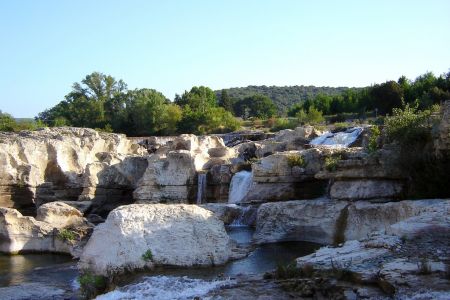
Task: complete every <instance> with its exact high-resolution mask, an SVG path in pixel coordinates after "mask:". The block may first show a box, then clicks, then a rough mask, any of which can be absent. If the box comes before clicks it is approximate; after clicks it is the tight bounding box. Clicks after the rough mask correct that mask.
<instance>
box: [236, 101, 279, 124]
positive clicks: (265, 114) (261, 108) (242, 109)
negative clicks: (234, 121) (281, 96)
mask: <svg viewBox="0 0 450 300" xmlns="http://www.w3.org/2000/svg"><path fill="white" fill-rule="evenodd" d="M234 111H235V113H236V115H237V116H239V117H242V118H244V119H248V118H250V117H256V118H260V119H266V118H270V117H272V116H274V115H275V114H276V111H277V110H276V106H275V104H274V103H273V102H272V100H271V99H270V98H269V97H267V96H263V95H252V96H249V97H247V98H244V99H242V100H239V101H237V102H236V103H235V105H234Z"/></svg>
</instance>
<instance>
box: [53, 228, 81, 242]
mask: <svg viewBox="0 0 450 300" xmlns="http://www.w3.org/2000/svg"><path fill="white" fill-rule="evenodd" d="M57 238H58V239H60V240H61V241H68V242H73V241H75V240H76V238H77V234H76V232H75V231H72V230H69V229H66V228H63V229H61V230H60V231H59V232H58V235H57Z"/></svg>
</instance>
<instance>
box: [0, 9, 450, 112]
mask: <svg viewBox="0 0 450 300" xmlns="http://www.w3.org/2000/svg"><path fill="white" fill-rule="evenodd" d="M449 68H450V1H448V0H443V1H438V0H428V1H412V0H409V1H400V0H390V1H380V0H377V1H369V0H367V1H361V0H355V1H306V0H305V1H301V0H292V1H288V0H285V1H283V0H273V1H264V0H245V1H244V0H221V1H219V0H202V1H201V0H189V1H187V0H185V1H183V0H179V1H175V0H173V1H171V0H160V1H150V0H148V1H144V0H143V1H137V0H129V1H125V0H123V1H114V0H107V1H106V0H95V1H94V0H83V1H80V0H77V1H69V0H55V1H47V0H41V1H37V0H28V1H25V0H22V1H18V0H9V1H8V0H0V109H1V110H2V111H4V112H8V113H10V114H12V115H14V116H15V117H34V116H35V115H36V114H37V113H38V112H40V111H43V110H44V109H46V108H50V107H52V106H53V105H55V104H56V103H58V102H59V101H61V100H63V99H64V95H66V94H67V93H68V92H69V91H70V90H71V86H72V84H73V83H74V82H77V81H80V80H81V79H83V78H84V77H85V76H86V75H87V74H89V73H91V72H93V71H100V72H103V73H106V74H110V75H112V76H113V77H115V78H117V79H123V80H124V81H125V82H126V83H127V84H128V87H129V88H132V89H133V88H144V87H147V88H154V89H157V90H159V91H161V92H163V93H164V94H165V95H166V97H168V98H170V99H173V97H174V95H175V93H182V92H183V91H184V90H188V89H190V88H191V87H192V86H194V85H205V86H209V87H211V88H213V89H221V88H228V87H241V86H247V85H280V86H285V85H316V86H367V85H370V84H373V83H380V82H384V81H386V80H390V79H394V80H396V79H398V77H400V76H401V75H406V76H407V77H408V78H411V79H414V78H415V77H416V76H418V75H420V74H422V73H424V72H426V71H432V72H434V73H435V74H438V75H439V74H441V73H444V72H448V71H449Z"/></svg>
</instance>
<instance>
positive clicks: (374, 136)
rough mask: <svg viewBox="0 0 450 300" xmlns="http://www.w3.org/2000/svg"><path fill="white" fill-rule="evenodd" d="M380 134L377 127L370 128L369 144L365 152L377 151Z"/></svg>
mask: <svg viewBox="0 0 450 300" xmlns="http://www.w3.org/2000/svg"><path fill="white" fill-rule="evenodd" d="M380 133H381V132H380V128H379V127H378V126H372V127H371V128H370V136H369V143H368V145H367V150H368V151H369V153H373V152H375V151H377V149H378V139H379V137H380Z"/></svg>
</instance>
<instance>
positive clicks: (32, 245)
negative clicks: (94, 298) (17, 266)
mask: <svg viewBox="0 0 450 300" xmlns="http://www.w3.org/2000/svg"><path fill="white" fill-rule="evenodd" d="M56 214H61V216H57V215H56ZM38 216H39V218H40V220H36V219H35V218H33V217H27V216H23V215H22V214H21V213H20V212H18V211H17V210H15V209H12V208H3V207H0V252H5V253H12V254H14V253H23V252H59V253H69V254H72V255H74V256H78V255H79V251H80V248H81V247H82V246H83V245H84V243H85V242H86V238H87V236H88V235H89V231H90V228H91V225H90V224H89V223H88V222H87V221H86V220H85V219H84V218H83V217H81V213H80V212H79V211H77V210H76V209H75V208H72V207H70V206H68V205H66V204H63V203H55V204H53V203H52V204H51V205H47V206H43V207H42V209H41V210H40V212H39V214H38ZM64 218H66V221H65V222H64ZM48 222H54V223H53V224H52V223H48ZM66 228H69V229H67V230H70V232H72V234H73V235H74V240H70V241H68V240H64V239H61V237H60V236H59V233H60V232H61V231H62V230H63V229H66Z"/></svg>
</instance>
